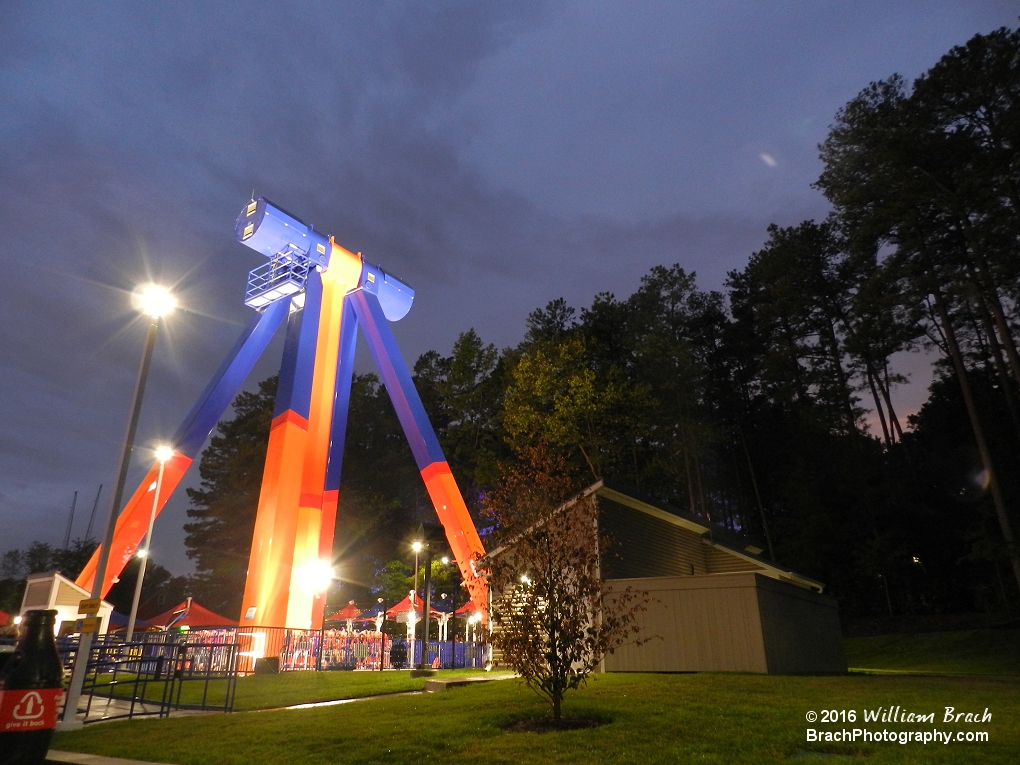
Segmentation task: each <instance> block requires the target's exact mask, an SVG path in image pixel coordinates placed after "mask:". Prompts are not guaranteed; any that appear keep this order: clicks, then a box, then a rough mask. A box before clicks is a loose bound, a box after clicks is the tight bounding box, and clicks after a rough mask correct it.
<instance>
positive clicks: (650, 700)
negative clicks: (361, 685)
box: [53, 673, 1020, 765]
mask: <svg viewBox="0 0 1020 765" xmlns="http://www.w3.org/2000/svg"><path fill="white" fill-rule="evenodd" d="M331 674H332V673H331ZM335 674H337V675H343V676H346V678H351V679H353V678H356V677H357V675H358V674H359V673H335ZM366 674H367V673H366ZM383 674H386V673H383ZM391 674H393V676H394V677H396V673H391ZM401 674H403V673H401ZM329 677H330V674H327V673H322V674H320V675H316V674H314V673H295V674H293V675H282V676H269V677H266V676H260V677H259V678H257V681H258V682H256V683H252V684H251V689H252V690H251V691H246V692H250V693H251V696H250V698H252V699H258V698H273V697H274V695H275V694H276V691H275V690H274V689H275V688H279V689H280V691H279V698H280V703H283V697H284V696H285V695H290V698H291V699H293V698H295V696H294V695H293V694H299V695H302V696H303V697H305V696H307V694H306V693H305V690H304V689H303V688H302V687H301V686H302V683H308V684H317V683H326V684H328V683H329V682H330V681H329ZM320 678H322V679H320ZM346 678H345V679H346ZM365 682H367V681H365ZM292 684H294V685H292ZM326 691H327V687H326V685H322V686H316V687H313V688H312V689H311V691H310V692H311V693H315V694H318V693H320V692H321V693H324V694H325V695H332V694H330V693H326ZM239 693H240V691H239ZM273 705H274V706H277V705H278V704H273ZM895 705H900V706H902V707H903V708H905V709H908V710H911V711H917V712H923V713H927V712H934V713H935V715H936V723H935V724H934V725H930V724H907V723H887V724H882V723H870V724H865V723H862V722H860V715H861V713H862V710H863V709H865V708H868V709H877V708H878V707H889V706H895ZM946 706H952V707H956V708H957V709H958V710H961V711H964V710H965V711H975V712H983V711H984V710H985V708H986V707H987V708H988V709H989V710H990V711H991V713H992V715H993V717H992V720H991V722H988V723H985V724H969V725H968V724H965V723H962V722H961V723H958V724H949V723H945V724H944V723H943V722H942V717H943V714H944V708H945V707H946ZM823 709H847V710H849V709H854V710H856V711H857V714H858V722H856V723H851V724H847V725H846V726H845V727H847V728H854V727H864V726H867V727H869V728H871V729H889V730H925V729H928V730H930V729H932V728H937V729H939V730H942V731H951V732H956V731H963V730H986V731H988V733H989V736H990V741H989V742H986V743H969V744H968V743H952V744H949V745H943V744H927V745H924V744H920V743H909V744H905V745H901V744H897V743H857V744H852V743H851V744H819V743H808V742H807V741H806V733H805V731H806V728H807V727H810V726H809V724H808V723H806V722H805V714H806V713H807V712H809V711H820V710H823ZM544 710H545V707H544V704H543V703H542V702H541V701H540V700H539V699H538V698H537V697H536V696H535V695H534V694H533V693H532V692H531V691H529V690H527V689H525V688H523V687H522V686H521V685H520V684H519V683H518V682H517V681H514V680H505V681H499V682H493V683H487V684H484V685H475V686H470V687H466V688H458V689H454V690H450V691H447V692H445V693H438V694H425V695H417V696H394V697H392V698H386V699H374V700H370V701H362V702H357V703H352V704H345V705H341V706H332V707H323V708H318V709H308V710H286V711H266V712H242V713H235V714H231V715H208V716H199V717H184V718H173V719H169V720H137V721H125V722H116V723H103V724H99V725H93V726H90V727H89V728H86V729H85V730H83V731H79V732H75V733H58V734H57V735H56V737H55V739H54V742H53V748H55V749H66V750H72V751H79V752H92V753H97V754H105V755H110V756H115V757H128V758H135V759H143V760H149V761H156V762H165V763H179V765H232V764H233V763H237V764H238V765H240V764H241V763H244V764H245V765H247V764H248V763H253V762H255V763H270V764H271V765H292V764H293V765H299V764H300V765H319V763H322V764H323V765H325V764H326V763H330V765H334V764H335V763H339V762H343V763H424V762H437V763H451V764H453V765H455V764H456V763H471V764H472V765H477V763H486V765H500V764H501V763H508V764H509V763H513V764H514V765H516V763H678V762H682V763H686V762H704V763H727V764H728V763H776V762H785V761H787V760H790V759H791V758H795V759H793V761H794V762H799V761H804V762H811V761H812V760H816V761H818V762H822V761H826V762H838V761H846V762H867V763H869V764H870V763H1010V765H1015V763H1016V762H1017V754H1018V753H1020V679H1013V678H963V677H911V676H903V675H898V676H877V675H850V676H841V677H776V676H772V677H769V676H761V675H724V674H698V675H603V676H599V677H597V678H595V679H593V681H592V682H591V683H590V684H589V686H588V687H587V688H585V689H583V690H581V691H579V692H576V693H571V694H570V695H569V697H568V702H567V704H566V709H565V711H566V712H567V713H568V714H589V715H597V716H600V717H603V718H608V719H610V720H611V722H609V723H608V724H605V725H603V726H601V727H599V728H595V729H591V730H576V731H565V732H556V733H545V734H536V733H511V732H507V731H506V730H505V727H506V726H507V725H508V724H509V723H512V722H513V721H515V720H517V719H521V718H526V717H531V716H537V715H540V714H543V713H544ZM813 727H815V728H818V729H819V730H839V729H841V728H842V727H844V726H843V725H823V724H820V723H815V724H814V726H813ZM820 754H830V755H832V754H835V755H844V756H845V757H839V758H822V757H819V756H818V755H820Z"/></svg>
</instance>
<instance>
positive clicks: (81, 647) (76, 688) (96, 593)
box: [57, 284, 177, 730]
mask: <svg viewBox="0 0 1020 765" xmlns="http://www.w3.org/2000/svg"><path fill="white" fill-rule="evenodd" d="M176 305H177V301H176V300H175V299H174V296H173V295H172V294H171V293H170V290H168V289H167V288H166V287H160V286H159V285H156V284H150V285H147V286H145V287H142V288H141V289H140V290H139V291H138V292H136V293H135V306H136V307H137V308H138V309H139V310H140V311H141V312H142V313H143V314H145V315H146V316H148V317H149V331H148V332H147V333H146V335H145V345H144V347H143V349H142V360H141V363H140V364H139V366H138V378H137V379H136V380H135V393H134V398H133V400H132V404H131V415H130V417H129V418H128V427H127V432H126V433H125V434H124V446H123V448H122V449H121V453H120V467H119V469H118V471H117V483H116V488H115V489H114V492H113V497H112V499H111V501H110V510H109V513H108V514H107V516H106V533H105V534H104V535H103V544H102V546H101V547H100V549H99V561H98V563H97V566H96V574H95V579H93V580H92V598H93V599H95V598H102V596H103V580H105V579H106V569H107V566H108V564H109V562H110V547H111V545H112V544H113V535H114V531H115V529H116V526H117V515H118V513H119V512H120V503H121V500H122V499H123V497H124V484H125V483H126V482H127V473H128V467H129V466H130V464H131V450H132V448H133V447H134V443H135V431H136V430H138V415H139V414H140V413H141V411H142V398H143V397H144V395H145V383H146V381H147V380H148V378H149V366H150V364H151V363H152V351H153V349H154V348H155V347H156V334H157V332H158V331H159V320H160V317H162V316H165V315H166V314H168V313H170V312H171V311H172V310H173V309H174V307H175V306H176ZM92 639H93V633H91V632H86V633H84V634H82V635H81V636H80V637H79V639H78V650H77V651H76V652H75V655H74V668H73V669H72V670H71V682H70V684H69V686H68V689H67V700H66V701H65V702H64V715H63V717H62V718H61V720H60V724H59V725H58V726H57V727H58V728H59V729H60V730H70V729H73V728H79V727H81V725H82V723H80V722H78V720H77V714H78V699H80V698H81V688H82V684H83V683H84V682H85V670H86V667H87V666H88V661H89V655H90V654H91V653H92Z"/></svg>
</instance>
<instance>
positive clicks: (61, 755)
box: [46, 749, 170, 765]
mask: <svg viewBox="0 0 1020 765" xmlns="http://www.w3.org/2000/svg"><path fill="white" fill-rule="evenodd" d="M46 762H47V763H71V765H170V764H169V763H162V762H145V761H143V760H125V759H123V758H121V757H104V756H103V755H101V754H84V753H82V752H61V751H58V750H56V749H50V751H49V752H47V753H46Z"/></svg>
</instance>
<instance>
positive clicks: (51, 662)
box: [0, 611, 64, 765]
mask: <svg viewBox="0 0 1020 765" xmlns="http://www.w3.org/2000/svg"><path fill="white" fill-rule="evenodd" d="M56 616H57V612H56V611H28V612H27V613H25V615H24V617H23V620H22V622H21V638H20V639H19V640H18V647H17V648H16V649H15V650H14V655H13V656H11V658H10V659H9V660H8V662H7V664H6V665H4V669H3V672H2V673H0V765H41V764H42V763H44V762H45V761H46V752H47V750H48V749H49V747H50V739H51V738H52V737H53V729H54V727H56V724H57V711H58V709H59V707H60V703H61V701H62V699H63V695H64V668H63V665H62V664H61V663H60V656H59V654H58V653H57V646H56V643H55V642H54V640H53V624H54V620H55V619H56Z"/></svg>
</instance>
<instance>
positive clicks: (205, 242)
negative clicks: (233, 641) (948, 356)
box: [0, 0, 1015, 568]
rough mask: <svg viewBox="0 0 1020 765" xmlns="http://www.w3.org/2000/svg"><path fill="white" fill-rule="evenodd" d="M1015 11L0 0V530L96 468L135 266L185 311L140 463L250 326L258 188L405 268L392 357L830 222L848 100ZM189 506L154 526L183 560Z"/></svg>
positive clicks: (125, 338) (111, 425)
mask: <svg viewBox="0 0 1020 765" xmlns="http://www.w3.org/2000/svg"><path fill="white" fill-rule="evenodd" d="M1011 6H1012V4H1010V3H994V2H988V3H970V4H967V7H962V6H961V4H957V3H953V2H950V1H949V0H944V1H943V2H936V3H934V4H932V3H920V2H913V3H900V4H897V5H895V6H894V7H890V6H888V4H885V3H878V2H864V3H855V4H804V3H802V2H786V3H770V4H764V5H763V4H757V3H750V2H722V3H714V4H700V3H699V4H694V3H690V4H689V3H658V4H656V3H641V4H633V3H608V2H599V3H594V2H588V1H587V0H575V1H574V2H570V1H568V0H560V1H559V2H549V3H541V2H535V3H531V2H505V3H477V2H437V3H420V2H411V1H408V2H378V1H369V0H366V1H365V2H345V3H326V2H313V1H311V0H308V1H306V2H294V3H285V4H279V3H276V4H272V3H266V2H251V1H248V2H217V3H197V2H163V3H155V4H153V3H148V4H131V3H123V4H104V3H97V4H88V5H86V4H82V3H77V2H67V3H38V2H30V1H27V0H26V1H23V2H19V1H17V0H13V1H12V0H7V2H5V3H4V9H3V22H2V23H0V257H2V259H3V263H4V265H5V267H6V268H5V272H6V276H7V279H6V289H5V292H4V295H3V298H2V299H0V339H2V345H0V347H2V351H3V353H2V357H0V417H2V421H3V423H4V425H3V427H2V428H0V529H3V533H2V535H0V549H5V548H7V547H9V546H18V545H23V544H26V543H27V542H29V541H31V540H32V539H36V538H38V539H44V540H47V541H50V542H56V541H59V539H60V538H61V536H62V532H63V527H64V523H65V518H66V516H65V512H66V508H67V506H68V505H69V504H70V498H71V495H72V493H73V491H75V490H80V491H81V492H82V496H93V494H92V493H93V492H94V491H95V488H96V486H98V484H99V483H101V482H102V483H105V484H107V487H109V482H110V481H111V480H112V474H113V472H114V470H115V467H116V465H115V463H116V459H117V453H118V449H119V444H120V440H121V438H122V435H123V428H124V423H125V420H126V417H127V411H126V409H127V405H128V397H129V396H130V391H131V386H132V383H133V379H134V373H135V369H136V366H137V363H138V354H139V352H140V346H141V339H142V334H143V327H142V325H141V324H140V323H139V321H138V320H137V318H136V317H135V316H134V315H133V313H132V311H131V307H130V301H129V299H128V298H129V294H130V291H131V290H132V289H133V288H134V286H135V285H136V284H137V283H139V282H140V281H143V280H146V279H158V280H161V281H165V282H168V283H172V284H174V285H176V289H177V290H178V292H179V293H180V296H181V300H182V303H183V304H184V305H185V306H186V310H185V311H182V312H180V313H179V314H177V315H175V316H174V318H173V319H172V321H170V322H169V323H168V325H167V327H166V328H165V331H164V332H163V333H162V334H161V336H160V340H159V345H158V347H157V355H156V359H155V362H154V368H153V372H152V376H151V381H150V386H149V389H148V392H147V398H146V404H145V408H144V412H143V418H142V423H141V427H140V431H139V444H140V448H139V450H138V454H137V455H136V460H135V462H136V468H143V467H144V466H145V465H146V464H147V462H148V461H149V460H150V456H149V454H148V453H147V452H145V451H144V449H143V448H142V447H144V446H146V445H151V444H152V443H153V442H154V441H155V440H157V439H158V438H159V437H160V436H162V437H165V436H166V435H168V434H169V433H172V432H173V430H174V429H175V428H176V427H177V424H178V423H179V421H180V419H181V417H182V416H183V415H184V413H185V412H186V411H187V410H188V408H189V407H190V405H191V403H192V401H193V399H194V397H195V396H196V395H197V393H198V392H199V391H200V390H201V388H202V387H203V386H204V384H205V382H206V380H207V379H208V377H209V375H210V374H211V373H212V371H213V370H214V369H215V368H216V367H217V366H218V364H219V362H220V360H221V358H222V356H223V354H224V353H225V352H226V351H227V350H228V349H229V347H230V346H231V344H232V343H233V340H234V339H235V337H236V335H237V333H238V331H239V328H240V326H242V325H243V323H244V322H245V321H246V320H247V309H246V308H245V307H244V306H243V304H242V295H243V289H244V283H245V277H246V273H247V271H248V270H249V269H251V268H253V267H255V266H256V265H258V264H259V261H258V258H256V257H255V256H253V255H252V254H251V253H250V252H249V251H247V250H245V249H244V248H243V247H240V246H239V245H237V244H236V243H235V242H234V241H233V239H232V229H233V221H234V218H235V216H236V215H237V212H238V210H239V209H240V207H241V205H242V204H243V203H244V201H245V200H246V199H247V195H248V194H250V193H251V191H252V189H255V191H256V193H258V194H265V195H266V196H269V197H270V198H271V199H273V200H275V201H276V202H278V203H279V204H281V205H282V206H284V207H285V208H287V209H288V210H291V211H293V212H294V213H295V214H297V215H299V216H300V217H301V218H303V219H305V220H307V221H310V222H312V223H314V224H315V225H316V227H317V228H318V229H319V230H321V231H325V232H329V233H333V234H335V235H337V237H338V238H339V240H340V241H341V242H342V243H343V244H344V245H345V246H347V247H349V248H351V249H354V250H360V251H363V252H364V253H365V255H366V257H367V258H368V259H369V260H371V261H373V262H379V263H382V264H383V265H384V267H386V268H387V269H389V270H391V271H392V272H393V273H395V274H397V275H399V276H400V277H401V278H403V279H405V280H406V281H407V282H408V283H410V284H411V285H412V286H414V287H415V289H416V291H417V299H416V303H415V307H414V310H413V311H412V313H411V314H410V315H409V316H408V318H407V319H406V320H405V321H403V322H401V323H399V324H398V325H396V326H395V328H394V329H395V332H396V334H397V336H398V339H399V341H400V342H401V344H402V347H403V348H404V350H405V354H406V355H407V357H408V359H409V360H413V358H415V357H416V356H417V355H418V354H419V353H421V352H423V351H425V350H427V349H429V348H436V349H439V350H441V351H445V350H447V349H448V348H449V347H450V344H451V343H452V342H453V340H454V338H455V337H456V335H457V334H458V333H459V332H461V331H463V330H465V329H467V328H468V327H471V326H474V327H475V328H477V329H478V331H479V332H480V334H481V335H482V336H483V338H485V339H486V340H488V341H492V342H496V343H497V344H499V345H509V344H513V343H515V342H517V340H518V339H519V338H520V335H521V333H522V329H523V320H524V317H525V316H526V315H527V313H528V312H530V311H531V310H532V309H534V308H535V307H537V306H540V305H544V304H545V303H546V302H547V301H548V300H550V299H553V298H555V297H559V296H564V297H566V298H567V299H568V300H570V301H571V302H572V303H574V304H576V305H583V304H586V303H587V302H588V301H589V300H590V299H591V297H592V296H593V295H594V294H595V293H597V292H601V291H611V292H615V293H617V294H618V295H621V296H622V295H626V294H628V293H629V292H630V291H631V290H633V289H634V288H635V287H636V286H637V284H638V282H639V279H640V277H641V275H642V274H643V273H645V272H646V271H647V270H648V268H650V267H651V266H653V265H656V264H658V263H673V262H679V263H681V265H683V266H684V267H685V268H687V269H689V270H694V271H697V272H698V273H699V277H700V279H701V281H702V283H703V285H704V286H706V287H713V288H718V287H720V286H721V284H722V281H723V279H724V277H725V273H726V272H727V271H728V270H730V269H733V268H739V267H740V266H741V265H742V263H743V262H744V261H745V260H746V257H747V255H748V254H749V253H750V252H751V251H752V250H753V249H755V248H756V247H757V246H758V245H759V244H760V243H761V241H762V238H763V236H764V229H765V227H766V225H767V224H768V223H770V222H772V221H775V222H779V223H783V224H792V223H796V222H797V221H799V220H801V219H803V218H807V217H816V218H817V217H821V216H822V215H824V214H825V209H826V208H825V205H824V202H823V200H822V199H821V198H820V197H819V196H818V195H817V193H816V192H814V191H812V190H811V189H810V188H809V184H810V183H811V181H813V180H814V178H815V176H816V175H817V172H818V169H819V168H818V165H817V152H816V148H815V145H816V144H817V142H818V141H819V140H820V139H821V138H822V137H823V136H824V134H825V130H826V126H827V125H828V124H829V122H830V121H831V119H832V115H833V114H834V112H835V110H836V108H838V106H839V105H841V104H842V103H844V102H845V101H846V100H848V99H849V98H851V97H852V96H853V95H854V94H855V93H856V92H857V91H858V90H859V89H860V88H862V87H863V86H864V85H866V84H867V82H868V81H869V80H872V79H877V78H879V77H884V76H887V75H888V74H891V73H892V72H894V71H899V72H902V73H903V74H905V75H906V76H915V75H916V74H918V73H920V72H921V71H923V70H924V69H925V68H927V67H928V66H930V65H931V64H932V63H934V61H935V60H936V59H937V58H938V56H939V55H941V54H942V53H943V52H945V51H946V50H948V48H949V47H950V46H952V45H954V44H959V43H962V42H964V41H965V40H966V39H967V38H968V37H970V36H971V35H972V34H974V33H975V32H978V31H987V30H989V29H992V28H994V27H996V26H1000V25H1004V24H1012V23H1014V22H1015V18H1014V17H1015V9H1014V8H1013V7H1011ZM763 155H767V156H768V157H769V158H770V160H771V161H766V160H765V159H764V158H763ZM278 354H279V342H277V344H276V345H275V346H274V348H273V349H271V352H270V353H269V354H267V358H266V359H265V360H264V361H263V362H261V363H260V365H259V367H258V369H257V370H256V372H255V373H254V375H253V379H261V378H262V377H265V376H267V375H269V374H272V373H273V372H274V371H275V368H276V366H277V365H278V363H279V362H278ZM137 473H138V470H137V469H136V470H135V474H137ZM107 492H108V488H107ZM106 496H107V497H108V496H109V494H108V493H107V495H106ZM185 505H186V500H185V499H184V498H183V497H177V498H175V500H173V503H172V505H171V508H170V509H169V510H168V511H167V513H165V515H164V518H162V519H161V520H160V522H159V525H158V527H157V537H158V540H160V541H157V544H156V553H157V555H158V556H161V560H162V561H166V562H170V563H171V565H172V567H177V568H180V567H182V566H184V565H185V563H184V557H183V555H182V551H181V538H182V532H181V529H180V526H181V523H182V518H183V509H184V507H185ZM79 517H80V516H79ZM84 523H85V521H82V522H81V527H82V529H83V528H84ZM76 528H77V524H76Z"/></svg>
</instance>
